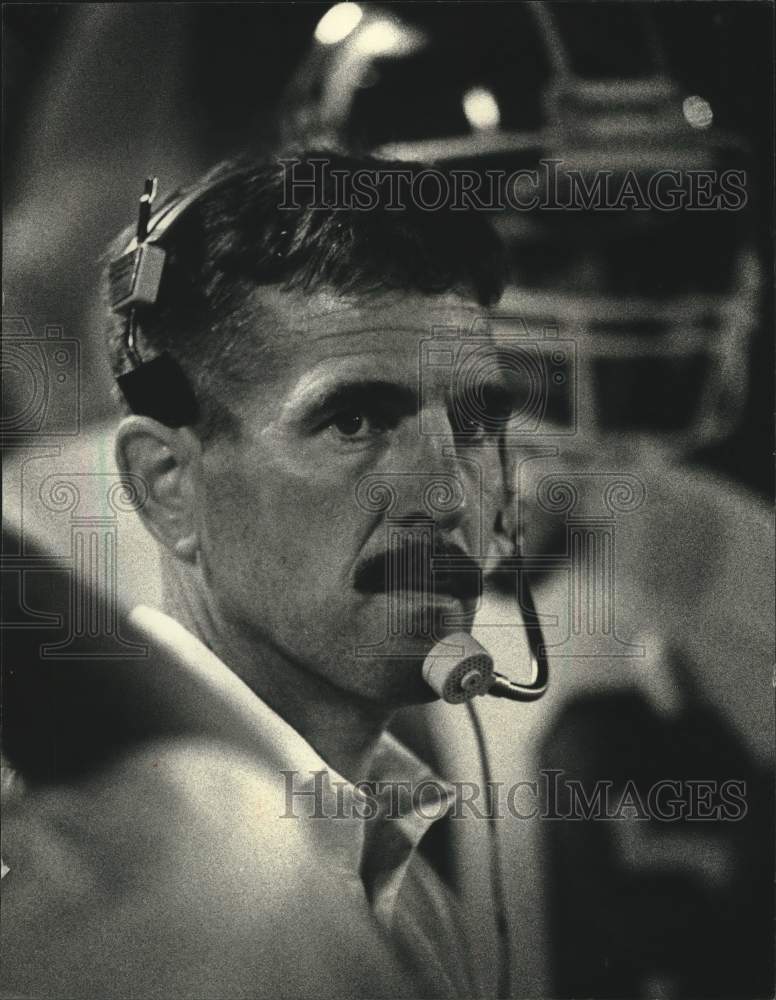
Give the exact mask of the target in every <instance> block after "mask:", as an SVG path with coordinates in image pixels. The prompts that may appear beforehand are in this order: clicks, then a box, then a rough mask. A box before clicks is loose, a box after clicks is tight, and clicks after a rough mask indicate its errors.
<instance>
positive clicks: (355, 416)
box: [329, 411, 364, 437]
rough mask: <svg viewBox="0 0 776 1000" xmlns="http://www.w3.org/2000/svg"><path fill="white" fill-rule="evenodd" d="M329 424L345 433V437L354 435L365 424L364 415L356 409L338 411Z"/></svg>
mask: <svg viewBox="0 0 776 1000" xmlns="http://www.w3.org/2000/svg"><path fill="white" fill-rule="evenodd" d="M329 426H330V427H333V428H334V429H335V430H337V431H339V433H340V434H344V435H345V437H353V436H354V435H355V434H358V432H359V431H360V430H361V428H362V427H363V426H364V415H363V413H356V412H355V411H354V412H352V413H351V412H349V413H338V414H337V416H336V417H335V418H334V419H333V420H332V422H331V424H330V425H329Z"/></svg>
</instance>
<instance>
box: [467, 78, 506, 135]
mask: <svg viewBox="0 0 776 1000" xmlns="http://www.w3.org/2000/svg"><path fill="white" fill-rule="evenodd" d="M463 113H464V114H465V115H466V120H467V121H468V122H469V124H470V125H471V127H472V128H476V129H486V128H498V124H499V122H500V121H501V115H500V114H499V110H498V104H497V103H496V98H495V97H494V96H493V94H491V92H490V91H489V90H486V89H485V88H484V87H473V88H472V89H471V90H467V91H466V93H465V94H464V95H463Z"/></svg>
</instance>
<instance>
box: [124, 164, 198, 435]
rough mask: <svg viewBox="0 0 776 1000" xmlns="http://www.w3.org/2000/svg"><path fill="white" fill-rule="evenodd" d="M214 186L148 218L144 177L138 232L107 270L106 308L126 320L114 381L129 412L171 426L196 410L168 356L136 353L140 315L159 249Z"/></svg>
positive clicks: (152, 292) (158, 268)
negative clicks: (122, 364)
mask: <svg viewBox="0 0 776 1000" xmlns="http://www.w3.org/2000/svg"><path fill="white" fill-rule="evenodd" d="M211 186H212V181H210V182H205V183H202V184H199V185H197V187H195V188H193V189H192V190H191V191H189V192H188V193H187V194H185V195H183V196H182V197H181V198H178V199H177V200H175V201H173V202H172V203H171V204H169V205H167V206H166V207H164V208H162V209H161V210H160V211H159V212H157V213H156V215H154V216H153V217H151V207H152V204H153V200H154V196H155V194H156V178H148V179H147V180H146V182H145V186H144V189H143V194H142V195H141V197H140V204H139V208H138V221H137V231H136V233H135V236H134V237H133V238H132V239H131V240H130V242H129V244H128V245H127V247H126V249H125V250H124V252H123V253H122V254H121V256H120V257H119V258H118V259H117V260H114V261H112V262H111V264H110V265H109V267H108V285H109V296H110V308H111V310H112V311H113V312H114V313H117V314H118V315H120V316H124V317H125V318H126V324H125V328H124V338H125V339H124V350H125V354H126V356H127V359H128V360H129V362H130V365H131V367H130V370H129V371H127V372H124V374H122V375H119V376H118V377H117V379H116V381H117V383H118V386H119V388H120V389H121V392H122V393H123V395H124V398H125V399H126V401H127V403H128V405H129V407H130V409H131V410H132V412H133V413H137V414H139V415H143V416H149V417H154V419H156V420H158V421H159V422H160V423H163V424H166V425H168V426H170V427H184V426H186V425H188V424H193V423H195V422H196V420H197V418H198V416H199V407H198V405H197V400H196V397H195V395H194V391H193V389H192V388H191V385H190V384H189V381H188V379H187V378H186V375H185V373H184V371H183V369H182V368H181V367H180V365H179V364H178V363H177V361H175V359H174V358H173V357H172V355H171V354H170V353H169V352H167V351H163V352H162V353H161V354H159V355H157V356H156V357H154V358H151V359H149V360H144V359H143V358H142V357H141V355H140V353H139V351H138V348H137V331H138V327H139V323H140V318H141V316H142V313H143V312H144V311H145V310H147V309H149V308H151V307H153V306H154V305H156V302H157V299H158V297H159V288H160V286H161V281H162V274H163V272H164V265H165V261H166V259H167V254H166V252H165V251H164V250H163V249H162V248H161V247H160V246H158V243H159V241H160V240H161V239H162V238H163V237H164V236H165V234H166V233H167V232H169V230H170V228H171V227H172V226H173V225H174V223H175V222H176V221H177V220H178V219H179V218H180V217H181V215H183V213H184V212H186V210H187V209H188V208H189V207H190V206H191V205H192V204H193V203H194V202H195V201H197V200H198V199H199V198H200V197H202V195H203V194H204V193H205V192H206V191H208V190H209V189H210V188H211Z"/></svg>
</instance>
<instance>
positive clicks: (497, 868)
mask: <svg viewBox="0 0 776 1000" xmlns="http://www.w3.org/2000/svg"><path fill="white" fill-rule="evenodd" d="M466 709H467V711H468V713H469V718H470V719H471V723H472V728H473V729H474V737H475V739H476V741H477V750H478V752H479V756H480V769H481V771H482V780H483V783H484V785H485V795H486V802H487V809H488V812H487V816H488V840H489V844H490V865H489V867H490V887H491V894H492V897H493V909H494V911H495V916H496V933H497V935H498V946H499V947H498V971H497V977H496V996H497V997H498V998H505V997H509V995H510V983H511V979H512V973H511V958H510V940H509V921H508V920H507V906H506V899H505V898H504V872H503V867H502V864H501V852H500V850H499V843H498V827H497V826H496V822H497V818H498V817H497V816H496V811H495V809H494V801H493V778H492V775H491V770H490V760H489V758H488V748H487V746H486V744H485V734H484V733H483V731H482V724H481V722H480V719H479V716H478V715H477V712H476V711H475V708H474V705H473V704H472V702H471V701H467V702H466Z"/></svg>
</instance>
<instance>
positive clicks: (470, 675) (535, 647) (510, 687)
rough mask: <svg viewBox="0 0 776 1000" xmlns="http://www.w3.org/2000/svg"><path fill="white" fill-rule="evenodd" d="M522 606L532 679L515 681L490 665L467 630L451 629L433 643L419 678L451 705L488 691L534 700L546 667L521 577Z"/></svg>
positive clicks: (546, 673)
mask: <svg viewBox="0 0 776 1000" xmlns="http://www.w3.org/2000/svg"><path fill="white" fill-rule="evenodd" d="M522 595H523V610H524V611H525V612H526V626H525V627H526V632H527V634H528V645H529V648H530V650H531V664H532V667H533V680H532V681H531V683H530V684H518V683H517V682H515V681H511V680H509V678H508V677H504V675H503V674H500V673H498V672H497V671H496V670H494V669H493V657H492V656H491V655H490V653H489V652H488V651H487V649H485V647H484V646H482V645H481V644H480V643H479V642H477V640H476V639H474V638H473V637H472V636H471V635H469V633H468V632H455V633H454V634H453V635H449V636H447V638H446V639H443V640H441V641H440V642H438V643H436V645H435V646H434V647H433V649H432V650H431V652H430V653H429V654H428V656H427V657H426V659H425V660H424V661H423V667H422V673H423V680H424V681H425V682H426V683H427V684H428V685H429V686H430V687H431V688H433V690H434V691H435V692H436V693H437V694H438V695H439V697H440V698H442V699H443V700H444V701H446V702H449V703H450V704H451V705H460V704H461V703H463V702H467V701H471V699H472V698H475V697H476V696H477V695H481V694H489V695H492V696H493V697H495V698H508V699H509V700H510V701H536V700H537V699H538V698H541V696H542V695H543V694H544V693H545V691H546V690H547V684H548V682H549V667H548V664H547V651H546V647H545V644H544V636H543V635H542V631H541V626H540V625H539V622H538V618H537V615H536V609H535V607H534V603H533V598H532V596H531V592H530V590H529V588H528V584H527V582H526V581H525V580H523V587H522Z"/></svg>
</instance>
